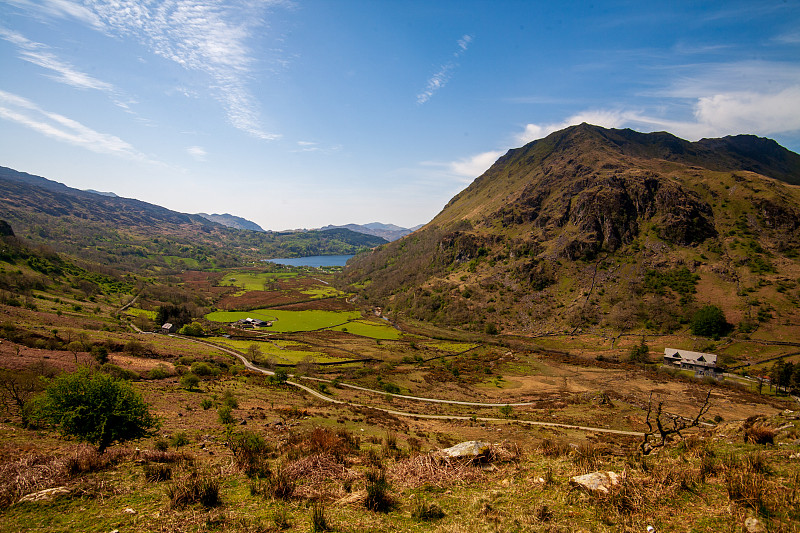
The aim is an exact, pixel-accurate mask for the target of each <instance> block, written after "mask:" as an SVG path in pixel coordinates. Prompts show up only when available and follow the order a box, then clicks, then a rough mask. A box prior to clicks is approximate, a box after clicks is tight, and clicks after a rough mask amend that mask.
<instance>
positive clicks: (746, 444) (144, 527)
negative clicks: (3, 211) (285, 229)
mask: <svg viewBox="0 0 800 533" xmlns="http://www.w3.org/2000/svg"><path fill="white" fill-rule="evenodd" d="M7 243H9V244H13V245H15V246H17V248H15V249H14V250H16V251H14V252H13V254H10V255H7V256H6V257H5V258H4V259H3V263H2V272H0V274H2V275H1V276H0V282H1V283H2V286H1V287H0V288H1V290H2V292H0V295H2V301H0V311H2V313H3V317H4V318H3V319H2V321H1V322H0V336H1V337H2V342H0V367H2V369H1V370H0V391H2V399H3V403H4V407H5V414H4V418H3V419H2V423H0V476H2V479H4V480H7V483H4V484H3V485H2V486H1V487H0V531H8V532H11V531H15V532H16V531H113V530H119V531H134V532H149V531H164V532H172V531H174V532H178V531H186V532H193V531H245V532H248V531H250V532H262V531H281V530H287V531H289V530H291V531H342V532H349V531H352V532H356V531H441V532H447V531H645V530H646V528H647V526H653V527H654V528H655V529H656V531H686V530H693V531H709V532H711V531H719V530H723V531H738V530H741V529H742V528H744V527H745V524H749V526H748V527H751V528H752V527H756V526H758V527H763V528H764V529H765V530H768V531H798V529H800V516H798V513H797V509H798V503H800V502H798V501H797V500H798V481H799V480H800V467H798V457H800V446H799V445H798V439H800V434H799V433H798V431H800V426H798V424H800V421H799V420H798V415H797V413H795V412H794V409H795V408H794V405H795V404H794V403H793V401H792V400H791V397H790V396H789V394H788V393H789V391H790V390H791V388H792V386H793V385H792V383H793V382H792V378H791V376H793V375H794V370H792V371H791V372H789V373H788V375H789V378H788V379H789V381H788V382H787V383H786V384H785V385H783V386H781V385H780V384H779V380H778V376H783V375H784V374H786V368H787V367H788V365H789V363H792V364H793V365H792V368H794V367H795V366H797V364H796V363H798V362H800V361H798V359H797V356H792V355H790V354H791V352H792V348H791V347H787V346H783V345H769V344H763V343H762V344H756V343H753V342H750V341H749V340H748V339H743V338H736V337H722V338H721V339H720V340H718V341H714V340H712V339H710V338H707V337H702V336H695V335H692V332H691V331H690V330H689V329H688V328H687V329H685V330H683V331H680V332H677V333H673V334H653V333H652V332H649V331H648V330H646V329H642V330H640V331H637V332H635V333H634V334H632V335H628V336H625V335H615V336H604V335H600V334H597V333H586V334H578V333H576V334H569V333H563V334H554V335H549V336H544V337H538V338H529V337H515V336H511V335H502V334H499V335H498V334H487V333H483V332H480V331H477V332H475V331H473V332H468V331H451V330H448V329H443V328H437V327H435V326H432V325H430V324H429V323H425V322H413V321H400V320H397V319H396V317H394V316H389V317H386V316H383V314H382V313H381V310H379V309H375V308H373V307H372V306H370V305H357V304H354V303H352V302H353V299H352V295H350V294H339V293H333V292H325V291H327V290H328V289H329V285H328V284H329V283H330V282H331V281H332V276H331V275H330V274H328V273H324V272H321V271H317V272H311V273H309V272H305V271H303V270H291V269H285V268H283V267H279V266H277V265H266V264H265V265H259V266H258V267H253V268H249V269H247V268H242V267H241V266H239V267H237V268H236V270H230V271H199V270H194V271H192V270H189V271H185V272H177V271H175V272H172V273H170V274H168V275H164V276H160V277H143V276H140V275H119V273H118V272H114V271H110V270H107V271H105V272H101V271H100V270H101V269H99V268H97V267H96V265H95V266H94V267H93V266H92V265H91V264H85V265H83V266H82V267H80V269H75V268H71V267H64V268H61V269H60V270H58V271H56V270H52V271H50V272H49V273H48V274H47V275H45V274H44V273H43V272H42V268H44V267H42V265H59V264H61V265H66V264H67V262H66V260H65V259H64V258H62V257H61V256H58V255H55V254H53V253H52V252H47V251H44V250H36V249H33V248H30V247H27V246H25V245H24V244H20V243H19V242H18V241H13V240H7ZM6 249H8V248H6ZM69 264H73V263H72V262H70V263H69ZM232 278H233V279H234V280H235V281H233V282H232V281H231V279H232ZM237 282H238V283H237ZM320 295H321V297H320ZM357 303H361V302H357ZM379 315H380V316H379ZM261 316H263V317H265V319H269V320H271V321H273V324H272V325H271V326H258V327H248V328H246V329H243V328H242V327H240V326H234V325H232V322H234V321H235V320H238V319H240V318H247V317H251V318H259V317H261ZM166 321H169V322H172V323H173V324H174V325H175V326H176V329H177V330H179V331H183V332H184V333H183V334H175V333H173V334H171V335H165V334H155V333H152V332H153V331H156V330H159V329H160V326H161V325H162V324H163V322H166ZM665 346H670V347H684V348H689V349H696V350H700V349H703V350H709V351H712V350H713V351H716V352H719V353H720V354H721V355H723V356H725V357H726V358H727V359H726V361H727V362H728V364H729V365H730V366H735V365H736V364H744V363H751V364H750V366H749V367H743V369H742V370H741V372H742V373H741V374H739V375H737V376H736V377H730V378H726V380H724V381H722V382H716V381H714V380H705V381H704V380H699V379H696V378H695V377H694V376H691V375H688V376H687V375H683V374H681V373H679V372H676V371H674V370H669V369H664V368H661V367H660V364H659V360H660V354H661V353H662V352H663V348H664V347H665ZM781 356H783V357H782V358H781V359H779V361H780V362H779V363H775V362H774V361H767V362H762V363H759V362H760V361H762V360H770V359H772V358H774V357H781ZM251 363H254V364H255V366H248V365H251ZM772 368H778V369H779V371H778V372H777V373H776V379H775V380H774V381H773V382H772V384H773V386H771V385H770V384H766V385H764V383H763V382H760V381H756V380H752V379H748V377H747V376H746V375H744V372H745V371H746V372H747V373H749V374H754V375H758V374H769V373H770V370H771V369H772ZM94 380H97V381H98V383H102V384H103V388H101V390H102V391H108V390H111V389H112V388H113V389H114V390H116V389H117V388H119V389H120V390H122V391H127V392H124V394H123V396H125V397H127V398H141V399H142V400H143V404H144V405H146V407H147V413H148V414H152V418H151V417H149V415H148V416H145V415H144V412H143V411H142V410H141V409H140V410H138V411H136V410H133V411H132V412H134V413H138V418H139V419H140V420H142V421H143V422H146V423H144V424H142V425H141V431H140V432H139V431H132V432H127V433H115V434H113V435H111V436H108V435H105V434H103V433H99V434H98V433H94V432H92V431H91V429H96V428H97V427H99V425H98V424H91V423H90V424H86V425H82V426H79V427H81V428H86V429H87V430H86V431H84V430H80V431H63V429H64V426H63V424H62V421H63V420H64V418H63V416H43V414H44V413H47V412H48V410H47V409H43V406H47V405H48V403H47V402H46V401H45V400H46V399H47V398H51V399H52V398H53V395H54V394H55V395H56V396H58V397H59V398H63V397H66V396H67V395H65V394H57V393H56V391H58V390H60V389H59V387H60V386H61V385H63V384H65V383H71V384H72V385H71V386H73V387H77V384H78V383H90V382H93V381H94ZM48 384H49V386H48ZM114 384H116V385H114ZM759 385H760V387H759ZM101 394H106V393H105V392H101ZM126 395H127V396H126ZM706 399H708V404H707V408H708V410H707V411H705V410H703V409H704V405H706V404H705V400H706ZM433 400H436V401H433ZM134 403H135V402H134ZM657 403H660V404H661V405H662V407H663V409H662V411H661V412H660V413H661V416H662V422H663V424H664V425H665V426H666V427H672V424H673V423H675V422H676V421H679V420H682V419H680V418H675V417H676V416H678V415H681V416H684V417H689V418H690V419H691V418H693V417H695V416H696V415H697V414H698V413H701V416H699V417H698V420H697V422H698V424H697V425H696V426H694V427H689V428H688V429H687V430H685V431H681V433H680V434H672V435H670V436H669V438H668V439H667V440H666V441H665V442H664V446H656V448H655V449H654V450H652V451H651V450H650V449H648V450H646V453H643V448H642V446H641V443H642V442H643V439H644V435H645V434H646V433H649V432H651V427H652V425H651V427H649V426H648V424H647V422H648V420H649V421H651V422H652V421H653V418H652V416H651V417H649V418H648V406H650V407H651V408H652V406H653V405H656V404H657ZM123 405H126V404H125V402H123ZM131 405H133V404H131ZM137 405H138V404H137ZM50 406H51V407H52V404H50ZM139 407H141V405H139ZM42 409H43V410H42ZM51 412H52V410H51ZM650 412H651V413H652V412H653V410H652V409H651V410H650ZM37 413H38V416H37ZM59 413H61V414H62V415H63V411H59ZM108 423H109V424H111V426H109V427H117V428H119V427H120V426H119V425H118V426H114V424H115V422H114V421H111V422H108ZM116 423H117V424H119V420H117V422H116ZM59 428H61V430H62V431H61V432H60V433H59V432H58V430H59ZM104 435H105V436H104ZM112 437H113V438H112ZM657 437H658V435H657V434H655V433H651V434H650V442H651V443H652V442H656V443H658V442H660V441H659V439H658V438H657ZM131 439H133V440H131ZM472 440H478V441H481V442H485V443H488V444H490V446H481V447H480V448H481V449H480V451H479V454H478V455H477V456H470V457H465V458H447V457H445V456H444V455H442V452H441V451H440V450H442V449H445V448H448V447H451V446H453V445H456V444H458V443H461V442H464V441H472ZM85 443H89V444H85ZM101 452H102V453H101ZM606 471H612V472H614V473H615V474H617V475H619V476H620V477H619V482H618V484H616V485H613V486H610V487H609V488H608V491H607V492H602V491H600V492H597V491H588V490H584V489H581V488H578V487H576V486H575V484H574V482H572V478H573V477H574V476H578V475H581V474H587V473H591V472H606ZM751 530H757V529H751Z"/></svg>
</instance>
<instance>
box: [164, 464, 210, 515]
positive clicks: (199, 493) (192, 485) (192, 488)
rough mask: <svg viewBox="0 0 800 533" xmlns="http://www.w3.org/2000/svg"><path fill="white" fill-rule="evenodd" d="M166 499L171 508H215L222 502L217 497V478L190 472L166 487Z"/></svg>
mask: <svg viewBox="0 0 800 533" xmlns="http://www.w3.org/2000/svg"><path fill="white" fill-rule="evenodd" d="M167 497H168V498H169V505H170V507H171V508H173V509H174V508H180V507H186V506H187V505H192V504H197V503H199V504H201V505H202V506H203V507H206V508H210V507H216V506H218V505H219V504H220V503H222V500H221V499H220V495H219V476H217V475H214V474H211V473H200V472H198V471H196V470H195V471H192V472H191V473H190V474H189V475H188V476H185V477H183V478H181V479H179V480H177V481H175V482H173V483H172V484H170V485H169V487H167Z"/></svg>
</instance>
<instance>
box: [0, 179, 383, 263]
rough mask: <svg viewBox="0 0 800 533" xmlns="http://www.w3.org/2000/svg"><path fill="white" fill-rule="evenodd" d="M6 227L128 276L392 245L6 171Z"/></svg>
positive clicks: (0, 189)
mask: <svg viewBox="0 0 800 533" xmlns="http://www.w3.org/2000/svg"><path fill="white" fill-rule="evenodd" d="M0 219H2V220H6V221H8V222H9V223H10V224H11V227H12V228H13V229H14V231H15V233H16V234H17V236H18V237H19V238H21V239H26V240H27V242H29V243H30V244H37V245H46V246H49V247H51V248H52V249H54V250H56V251H59V252H63V253H67V254H70V255H74V256H80V257H81V258H82V259H83V260H86V261H91V262H94V263H98V264H102V265H106V266H110V267H112V268H116V269H120V270H123V271H152V270H159V269H164V268H173V267H177V268H185V267H192V268H197V267H223V266H233V265H240V264H242V263H243V262H246V261H258V260H261V259H264V258H268V257H300V256H306V255H337V254H352V253H355V252H357V251H359V250H360V249H362V248H369V247H373V246H377V245H379V244H382V243H385V242H386V241H385V240H384V239H381V238H379V237H370V236H366V235H363V234H361V233H356V232H352V231H349V230H340V231H336V232H319V231H302V232H281V233H263V232H255V231H245V230H239V229H234V228H228V227H226V226H224V225H222V224H218V223H216V222H213V221H210V220H207V219H205V218H203V217H202V216H200V215H191V214H186V213H178V212H175V211H171V210H169V209H166V208H164V207H160V206H157V205H153V204H149V203H146V202H142V201H139V200H134V199H130V198H120V197H116V196H104V195H99V194H95V193H92V192H85V191H80V190H77V189H73V188H71V187H68V186H66V185H64V184H62V183H58V182H55V181H51V180H48V179H46V178H42V177H40V176H33V175H30V174H26V173H23V172H18V171H15V170H12V169H9V168H4V167H0Z"/></svg>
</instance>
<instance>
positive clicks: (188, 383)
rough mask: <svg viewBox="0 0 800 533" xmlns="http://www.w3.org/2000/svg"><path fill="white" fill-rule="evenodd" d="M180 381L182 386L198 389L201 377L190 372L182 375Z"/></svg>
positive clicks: (188, 388) (189, 389)
mask: <svg viewBox="0 0 800 533" xmlns="http://www.w3.org/2000/svg"><path fill="white" fill-rule="evenodd" d="M180 383H181V387H183V388H184V389H186V390H188V391H193V390H196V389H197V386H198V385H199V384H200V378H198V377H197V376H195V375H194V374H192V373H188V374H184V375H182V376H181V379H180Z"/></svg>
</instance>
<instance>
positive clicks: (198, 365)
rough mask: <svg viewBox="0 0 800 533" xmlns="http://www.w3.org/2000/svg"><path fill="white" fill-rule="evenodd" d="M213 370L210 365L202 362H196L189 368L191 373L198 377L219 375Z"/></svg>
mask: <svg viewBox="0 0 800 533" xmlns="http://www.w3.org/2000/svg"><path fill="white" fill-rule="evenodd" d="M215 370H216V369H215V368H213V367H212V366H211V365H209V364H208V363H205V362H202V361H196V362H194V363H192V366H191V371H192V373H193V374H196V375H198V376H213V375H215V374H216V373H219V371H217V372H215Z"/></svg>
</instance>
